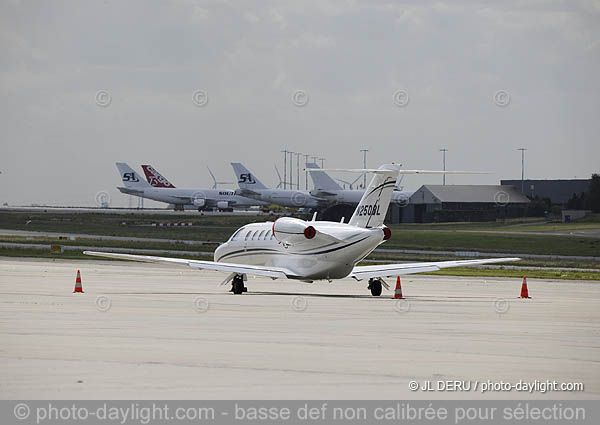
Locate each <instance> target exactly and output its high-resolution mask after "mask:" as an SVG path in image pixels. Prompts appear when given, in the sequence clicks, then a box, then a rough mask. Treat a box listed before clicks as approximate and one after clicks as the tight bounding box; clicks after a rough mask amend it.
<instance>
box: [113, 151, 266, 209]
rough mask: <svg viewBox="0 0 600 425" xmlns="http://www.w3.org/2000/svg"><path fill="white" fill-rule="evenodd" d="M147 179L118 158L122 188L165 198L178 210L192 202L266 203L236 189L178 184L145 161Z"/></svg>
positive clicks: (209, 205)
mask: <svg viewBox="0 0 600 425" xmlns="http://www.w3.org/2000/svg"><path fill="white" fill-rule="evenodd" d="M142 168H143V170H144V174H145V175H146V180H144V179H143V178H142V177H140V175H139V174H138V173H136V172H135V171H134V170H133V169H131V167H130V166H129V165H127V164H126V163H124V162H117V169H118V170H119V173H120V175H121V180H122V181H123V185H124V186H125V187H118V188H117V189H119V191H121V192H122V193H126V194H128V195H134V196H139V197H141V198H146V199H152V200H154V201H159V202H166V203H168V204H172V205H174V208H175V210H176V211H183V209H184V207H185V206H186V205H193V206H194V207H195V208H198V211H203V210H209V209H213V208H216V209H219V210H222V211H227V210H232V209H233V208H247V207H251V206H262V205H266V204H265V203H264V202H261V201H257V200H255V199H251V198H245V197H243V196H239V195H236V193H235V191H233V190H226V189H200V188H177V187H175V185H173V184H172V183H171V182H170V181H169V180H167V178H165V177H164V176H163V175H161V174H160V173H159V172H158V171H157V170H156V169H155V168H154V167H152V166H151V165H143V166H142Z"/></svg>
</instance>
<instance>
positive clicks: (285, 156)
mask: <svg viewBox="0 0 600 425" xmlns="http://www.w3.org/2000/svg"><path fill="white" fill-rule="evenodd" d="M281 152H283V190H285V189H287V154H288V152H289V151H288V150H283V151H281Z"/></svg>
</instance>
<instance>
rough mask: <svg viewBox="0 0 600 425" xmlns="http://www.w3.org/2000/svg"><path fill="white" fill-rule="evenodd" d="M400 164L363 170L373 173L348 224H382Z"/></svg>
mask: <svg viewBox="0 0 600 425" xmlns="http://www.w3.org/2000/svg"><path fill="white" fill-rule="evenodd" d="M399 170H400V165H399V164H398V165H396V164H386V165H382V166H381V167H379V169H378V170H364V171H367V172H372V173H375V175H374V176H373V178H372V179H371V182H370V183H369V185H368V186H367V190H365V193H364V195H363V197H362V198H361V200H360V202H359V203H358V206H357V207H356V209H355V210H354V214H352V217H351V218H350V221H349V222H348V224H350V225H352V226H357V227H367V228H369V227H378V226H381V225H382V224H383V220H384V219H385V215H386V214H387V210H388V207H389V205H390V200H391V199H392V192H393V191H394V189H395V187H396V178H397V177H398V171H399Z"/></svg>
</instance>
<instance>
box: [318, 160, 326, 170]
mask: <svg viewBox="0 0 600 425" xmlns="http://www.w3.org/2000/svg"><path fill="white" fill-rule="evenodd" d="M319 161H321V168H325V165H323V164H324V161H325V158H319Z"/></svg>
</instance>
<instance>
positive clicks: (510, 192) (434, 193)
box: [410, 184, 529, 205]
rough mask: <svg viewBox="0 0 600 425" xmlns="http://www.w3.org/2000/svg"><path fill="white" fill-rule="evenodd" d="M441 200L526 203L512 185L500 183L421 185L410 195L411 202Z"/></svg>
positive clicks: (526, 200)
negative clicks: (501, 184)
mask: <svg viewBox="0 0 600 425" xmlns="http://www.w3.org/2000/svg"><path fill="white" fill-rule="evenodd" d="M442 202H477V203H497V204H499V205H505V204H515V203H519V204H520V203H528V202H529V199H527V197H525V196H523V195H521V194H520V193H519V191H518V190H517V189H516V188H515V187H514V186H500V185H445V186H443V185H432V184H426V185H423V186H421V187H420V188H419V190H417V191H416V192H415V193H413V195H412V196H411V197H410V203H411V204H431V203H434V204H439V203H442Z"/></svg>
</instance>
